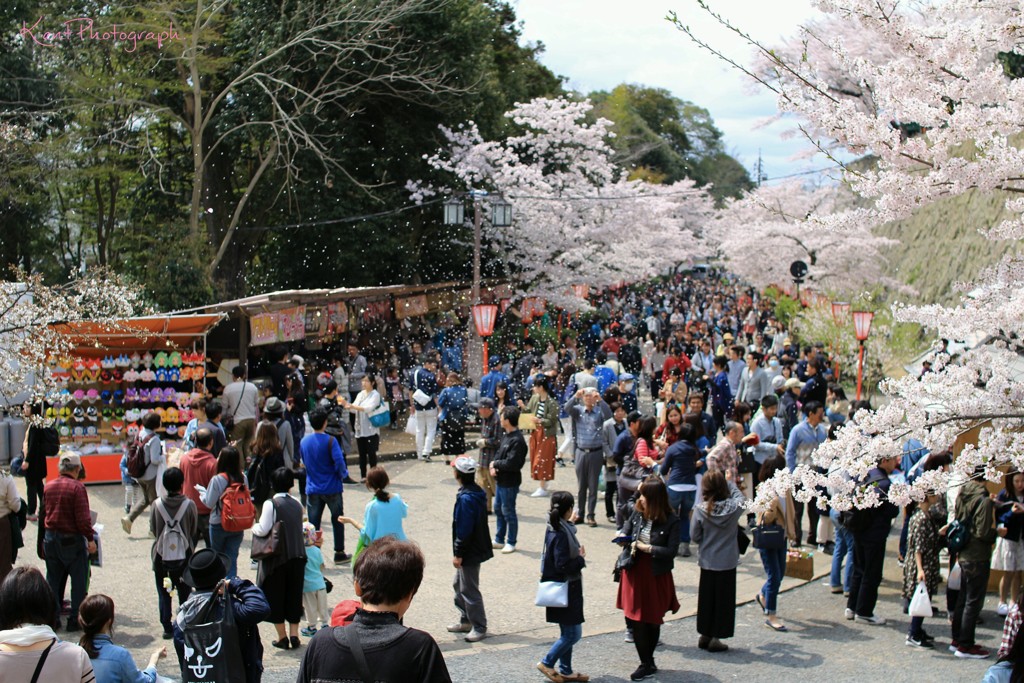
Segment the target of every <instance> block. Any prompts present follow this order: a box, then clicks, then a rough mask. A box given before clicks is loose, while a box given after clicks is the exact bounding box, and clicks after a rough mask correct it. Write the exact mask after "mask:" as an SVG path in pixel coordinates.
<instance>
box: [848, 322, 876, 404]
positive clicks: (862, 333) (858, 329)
mask: <svg viewBox="0 0 1024 683" xmlns="http://www.w3.org/2000/svg"><path fill="white" fill-rule="evenodd" d="M874 317H875V314H874V313H872V312H871V311H854V312H853V331H854V334H856V335H857V341H858V342H860V353H859V354H858V357H857V400H858V401H859V400H860V394H861V385H862V383H863V380H864V342H866V341H867V339H868V335H869V334H871V320H872V319H873V318H874Z"/></svg>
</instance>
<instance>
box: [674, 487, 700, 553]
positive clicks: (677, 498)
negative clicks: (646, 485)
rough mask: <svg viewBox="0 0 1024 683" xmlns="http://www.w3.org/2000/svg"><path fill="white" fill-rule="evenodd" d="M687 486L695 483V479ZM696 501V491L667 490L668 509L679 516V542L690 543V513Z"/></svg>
mask: <svg viewBox="0 0 1024 683" xmlns="http://www.w3.org/2000/svg"><path fill="white" fill-rule="evenodd" d="M686 483H688V484H693V483H696V479H694V481H691V482H686ZM696 499H697V492H696V491H673V490H672V489H669V490H668V504H669V507H671V508H672V510H673V511H674V512H675V513H676V514H677V515H678V516H679V542H680V543H689V542H690V511H691V510H693V503H694V501H695V500H696Z"/></svg>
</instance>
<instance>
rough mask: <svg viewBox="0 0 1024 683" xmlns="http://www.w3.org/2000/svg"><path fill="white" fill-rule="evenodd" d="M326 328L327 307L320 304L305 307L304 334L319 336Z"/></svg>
mask: <svg viewBox="0 0 1024 683" xmlns="http://www.w3.org/2000/svg"><path fill="white" fill-rule="evenodd" d="M326 329H327V309H326V308H323V307H321V306H307V307H306V336H307V337H319V336H321V335H322V334H323V333H324V331H325V330H326Z"/></svg>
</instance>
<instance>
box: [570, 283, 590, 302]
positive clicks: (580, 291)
mask: <svg viewBox="0 0 1024 683" xmlns="http://www.w3.org/2000/svg"><path fill="white" fill-rule="evenodd" d="M572 292H573V294H575V295H576V296H577V297H579V298H580V299H586V298H587V296H588V295H589V294H590V285H573V286H572Z"/></svg>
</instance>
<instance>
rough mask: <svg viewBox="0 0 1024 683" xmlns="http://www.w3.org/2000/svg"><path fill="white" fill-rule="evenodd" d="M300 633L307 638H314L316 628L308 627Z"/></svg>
mask: <svg viewBox="0 0 1024 683" xmlns="http://www.w3.org/2000/svg"><path fill="white" fill-rule="evenodd" d="M299 633H301V634H302V635H304V636H306V637H307V638H312V637H313V636H315V635H316V626H307V627H306V628H304V629H302V630H301V631H299Z"/></svg>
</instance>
